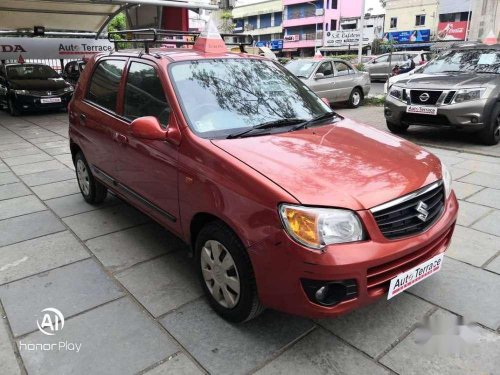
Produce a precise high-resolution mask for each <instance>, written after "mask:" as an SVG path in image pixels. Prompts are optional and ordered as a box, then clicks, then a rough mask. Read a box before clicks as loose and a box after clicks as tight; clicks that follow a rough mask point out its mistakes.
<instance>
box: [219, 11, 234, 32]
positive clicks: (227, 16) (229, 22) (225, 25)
mask: <svg viewBox="0 0 500 375" xmlns="http://www.w3.org/2000/svg"><path fill="white" fill-rule="evenodd" d="M220 21H221V24H220V25H219V31H220V32H222V33H227V34H230V33H232V32H233V30H234V28H235V27H236V25H235V24H234V23H233V14H232V13H231V11H229V10H224V11H222V14H221V16H220Z"/></svg>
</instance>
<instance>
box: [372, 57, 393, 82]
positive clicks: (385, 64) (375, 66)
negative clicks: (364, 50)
mask: <svg viewBox="0 0 500 375" xmlns="http://www.w3.org/2000/svg"><path fill="white" fill-rule="evenodd" d="M388 68H389V55H388V54H386V55H382V56H380V57H377V58H376V59H375V60H373V62H372V63H371V64H370V68H369V70H370V76H371V77H372V78H382V77H385V76H386V75H387V69H388Z"/></svg>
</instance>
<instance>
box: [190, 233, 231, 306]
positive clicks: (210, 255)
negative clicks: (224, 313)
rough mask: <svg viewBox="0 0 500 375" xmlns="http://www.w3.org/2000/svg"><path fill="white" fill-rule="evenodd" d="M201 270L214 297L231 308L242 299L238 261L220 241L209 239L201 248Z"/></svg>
mask: <svg viewBox="0 0 500 375" xmlns="http://www.w3.org/2000/svg"><path fill="white" fill-rule="evenodd" d="M200 262H201V270H202V273H203V279H204V280H205V284H206V285H207V288H208V290H209V292H210V294H211V295H212V297H213V298H214V299H215V300H216V301H217V303H219V304H220V305H221V306H223V307H225V308H228V309H231V308H233V307H234V306H236V304H237V303H238V301H239V299H240V276H239V273H238V269H237V267H236V263H235V262H234V259H233V257H232V256H231V254H230V253H229V251H228V250H227V249H226V247H225V246H224V245H223V244H221V243H220V242H219V241H215V240H208V241H206V242H205V244H204V245H203V248H202V249H201V257H200Z"/></svg>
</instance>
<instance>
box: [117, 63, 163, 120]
mask: <svg viewBox="0 0 500 375" xmlns="http://www.w3.org/2000/svg"><path fill="white" fill-rule="evenodd" d="M123 116H125V117H126V118H127V119H129V120H134V119H136V118H138V117H143V116H155V117H156V118H157V119H158V121H159V122H160V124H161V125H162V126H164V127H165V126H167V124H168V119H169V116H170V106H169V105H168V102H167V100H166V98H165V92H164V91H163V86H162V84H161V81H160V77H159V76H158V72H157V71H156V69H155V68H154V67H153V66H151V65H148V64H143V63H139V62H132V63H131V64H130V68H129V71H128V74H127V82H126V86H125V101H124V111H123Z"/></svg>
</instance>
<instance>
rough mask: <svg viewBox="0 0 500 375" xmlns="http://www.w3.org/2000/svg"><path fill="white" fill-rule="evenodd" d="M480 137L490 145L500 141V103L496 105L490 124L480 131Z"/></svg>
mask: <svg viewBox="0 0 500 375" xmlns="http://www.w3.org/2000/svg"><path fill="white" fill-rule="evenodd" d="M479 139H480V140H481V142H482V143H484V144H485V145H488V146H494V145H496V144H498V142H500V105H497V106H496V107H495V110H494V111H493V114H492V116H491V122H490V125H489V126H488V127H486V128H485V129H483V130H481V131H480V132H479Z"/></svg>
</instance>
